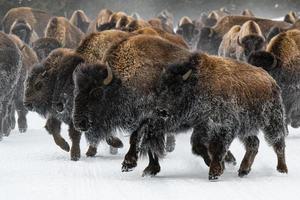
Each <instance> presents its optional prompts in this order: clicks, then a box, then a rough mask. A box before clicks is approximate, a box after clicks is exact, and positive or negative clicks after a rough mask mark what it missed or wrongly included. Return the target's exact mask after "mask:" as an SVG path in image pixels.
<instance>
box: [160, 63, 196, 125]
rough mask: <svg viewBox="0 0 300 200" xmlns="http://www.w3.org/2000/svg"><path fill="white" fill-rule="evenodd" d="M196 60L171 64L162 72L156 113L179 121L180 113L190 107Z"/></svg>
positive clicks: (169, 119) (164, 117) (168, 119)
mask: <svg viewBox="0 0 300 200" xmlns="http://www.w3.org/2000/svg"><path fill="white" fill-rule="evenodd" d="M194 66H195V62H194V61H193V60H192V59H191V60H190V61H188V62H185V63H179V64H174V65H170V66H168V67H167V68H166V70H164V71H163V72H162V75H161V78H160V80H159V82H158V87H157V90H156V95H157V96H156V113H157V115H158V116H159V117H161V118H163V119H164V120H166V121H169V122H172V123H174V121H177V122H179V120H180V117H179V115H181V114H182V115H184V114H183V113H185V111H186V110H187V109H188V107H189V104H188V103H187V102H188V101H190V100H191V99H192V98H193V97H192V96H191V95H190V94H191V90H192V88H194V87H193V86H194V85H195V83H196V82H195V81H196V79H195V77H194V76H193V74H194V73H195V68H194Z"/></svg>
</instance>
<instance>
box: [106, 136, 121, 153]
mask: <svg viewBox="0 0 300 200" xmlns="http://www.w3.org/2000/svg"><path fill="white" fill-rule="evenodd" d="M106 142H107V144H108V145H110V146H109V148H110V149H109V150H110V154H112V155H116V154H117V153H118V148H122V147H123V142H122V141H121V140H120V139H119V138H118V137H114V136H109V137H107V138H106Z"/></svg>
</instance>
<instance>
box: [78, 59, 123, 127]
mask: <svg viewBox="0 0 300 200" xmlns="http://www.w3.org/2000/svg"><path fill="white" fill-rule="evenodd" d="M73 80H74V85H75V89H74V104H73V121H74V125H75V127H76V129H78V130H80V131H87V130H88V129H89V128H90V127H92V126H94V125H95V124H96V120H97V121H101V120H103V121H104V120H106V119H107V116H109V112H108V111H107V110H109V109H113V108H112V107H113V106H110V105H111V100H112V99H117V97H115V96H114V93H115V91H116V87H117V86H118V84H117V82H118V81H117V80H116V78H114V77H113V73H112V70H111V68H110V67H109V65H108V64H106V65H104V64H93V65H87V64H82V65H79V66H78V67H77V68H76V70H75V71H74V73H73Z"/></svg>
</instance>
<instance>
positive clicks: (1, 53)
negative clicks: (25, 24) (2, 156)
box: [0, 32, 22, 140]
mask: <svg viewBox="0 0 300 200" xmlns="http://www.w3.org/2000/svg"><path fill="white" fill-rule="evenodd" d="M21 69H22V54H21V51H20V50H19V48H18V47H17V45H16V44H15V43H14V42H13V41H12V40H11V39H10V38H9V37H8V35H6V34H5V33H3V32H0V91H1V93H0V140H2V137H3V136H4V135H6V136H7V135H9V133H10V131H11V129H12V128H13V127H12V124H11V120H12V119H11V115H10V112H11V110H12V109H13V108H12V104H13V103H12V99H13V96H14V92H15V90H16V88H17V83H18V80H19V78H20V74H21Z"/></svg>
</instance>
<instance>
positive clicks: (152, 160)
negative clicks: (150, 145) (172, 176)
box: [142, 150, 160, 176]
mask: <svg viewBox="0 0 300 200" xmlns="http://www.w3.org/2000/svg"><path fill="white" fill-rule="evenodd" d="M148 156H149V164H148V166H147V167H146V168H145V169H144V171H143V175H142V176H155V175H156V174H157V173H159V172H160V165H159V160H158V157H157V156H156V154H155V153H153V154H152V152H151V151H150V150H149V151H148Z"/></svg>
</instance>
